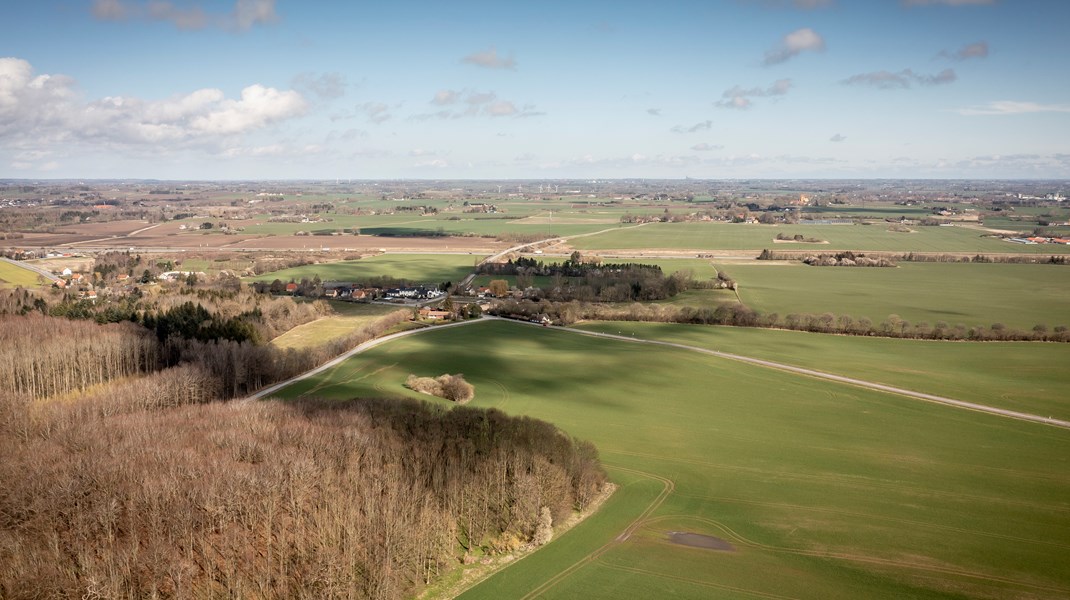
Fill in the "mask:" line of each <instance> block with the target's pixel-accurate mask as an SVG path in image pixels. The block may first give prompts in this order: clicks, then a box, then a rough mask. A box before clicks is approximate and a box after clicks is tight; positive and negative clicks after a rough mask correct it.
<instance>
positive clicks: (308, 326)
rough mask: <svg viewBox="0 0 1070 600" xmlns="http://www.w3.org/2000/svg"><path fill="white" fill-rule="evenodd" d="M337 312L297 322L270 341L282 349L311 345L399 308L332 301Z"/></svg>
mask: <svg viewBox="0 0 1070 600" xmlns="http://www.w3.org/2000/svg"><path fill="white" fill-rule="evenodd" d="M331 307H332V308H334V310H335V312H336V313H337V314H334V315H331V316H327V317H323V318H320V319H316V320H315V321H312V322H311V323H305V324H304V325H298V326H297V327H294V328H293V329H291V330H289V331H287V332H286V333H284V334H282V335H280V336H279V337H277V338H275V339H273V340H271V343H272V344H274V345H276V346H278V347H280V348H296V349H300V348H308V347H312V346H318V345H320V344H323V343H324V342H327V341H330V340H333V339H335V338H340V337H342V336H344V335H348V334H350V333H352V332H354V331H356V330H357V329H359V328H361V327H363V326H365V325H367V324H369V323H372V322H374V321H375V320H376V319H377V318H379V317H381V316H382V315H385V314H388V313H392V312H394V311H395V310H398V307H397V306H388V305H385V304H363V303H360V302H331Z"/></svg>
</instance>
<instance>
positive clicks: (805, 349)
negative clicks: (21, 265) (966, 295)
mask: <svg viewBox="0 0 1070 600" xmlns="http://www.w3.org/2000/svg"><path fill="white" fill-rule="evenodd" d="M576 328H577V329H584V330H588V331H600V332H606V333H618V332H620V333H622V334H624V335H635V337H637V338H640V339H656V340H663V341H669V342H679V343H681V344H687V345H690V346H698V347H700V348H709V349H711V350H720V351H723V352H731V353H734V354H740V355H743V356H750V357H754V358H762V359H766V360H773V361H777V362H782V363H785V364H789V365H794V366H798V367H806V368H811V369H816V370H818V371H823V372H826V373H832V374H835V375H844V376H848V377H855V378H858V379H865V380H867V381H875V382H878V383H884V384H887V385H893V386H896V387H902V388H906V389H910V390H914V391H919V392H926V393H930V394H937V395H941V396H947V397H950V398H954V399H956V400H965V401H968V402H976V403H979V404H986V405H989V406H996V407H1000V408H1007V409H1011V410H1018V411H1023V412H1029V413H1035V414H1039V415H1045V416H1054V417H1056V418H1061V419H1070V375H1068V374H1067V368H1066V367H1067V365H1070V344H1054V343H1052V344H1045V343H1033V342H942V341H923V340H896V339H889V338H869V337H858V336H836V335H825V334H818V333H807V332H802V331H780V330H770V329H747V328H741V327H712V326H710V327H703V326H693V325H676V324H672V323H625V322H612V323H602V322H588V323H580V324H578V325H576Z"/></svg>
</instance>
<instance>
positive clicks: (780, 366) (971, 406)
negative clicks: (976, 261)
mask: <svg viewBox="0 0 1070 600" xmlns="http://www.w3.org/2000/svg"><path fill="white" fill-rule="evenodd" d="M483 320H494V321H505V322H509V323H516V324H518V325H525V326H528V327H540V328H541V327H543V326H542V325H540V324H538V323H528V322H526V321H516V320H513V319H503V318H501V317H487V316H485V317H482V318H480V319H473V320H471V321H461V322H458V323H449V324H446V325H436V326H434V327H427V328H424V329H413V330H410V331H402V332H400V333H394V334H391V335H388V336H384V337H381V338H377V339H374V340H371V341H368V342H364V343H363V344H361V345H359V346H357V347H356V348H353V349H352V350H350V351H348V352H346V353H344V354H342V355H340V356H338V357H336V358H334V359H332V360H330V361H327V362H325V363H323V364H322V365H320V366H318V367H316V368H315V369H312V370H311V371H308V372H306V373H302V374H301V375H298V376H296V377H293V378H291V379H287V380H286V381H283V382H281V383H276V384H275V385H272V386H269V387H266V388H264V389H262V390H260V391H258V392H256V393H255V394H253V395H251V396H249V397H248V398H247V400H258V399H260V398H264V397H266V396H269V395H271V394H273V393H275V392H277V391H279V390H281V389H282V388H284V387H286V386H288V385H290V384H292V383H296V382H298V381H301V380H303V379H307V378H309V377H312V376H313V375H317V374H319V373H322V372H323V371H326V370H327V369H330V368H331V367H334V366H336V365H338V364H341V363H342V362H344V361H346V360H347V359H349V358H350V357H352V356H356V355H357V354H360V353H361V352H364V351H365V350H370V349H372V348H375V347H376V346H379V345H381V344H385V343H387V342H390V341H393V340H396V339H398V338H402V337H407V336H410V335H415V334H417V333H420V332H423V331H434V330H438V329H442V328H446V327H463V326H465V325H471V324H472V323H479V322H481V321H483ZM554 329H556V330H558V331H567V332H570V333H574V334H576V335H586V336H590V337H599V338H606V339H611V340H618V341H622V342H630V343H633V344H649V345H652V346H666V347H669V348H677V349H680V350H687V351H689V352H698V353H699V354H706V355H709V356H716V357H718V358H726V359H728V360H735V361H739V362H744V363H748V364H752V365H757V366H760V367H767V368H770V369H777V370H780V371H787V372H789V373H795V374H797V375H804V376H807V377H815V378H817V379H824V380H827V381H835V382H837V383H845V384H847V385H853V386H857V387H862V388H866V389H871V390H877V391H880V392H887V393H889V394H896V395H899V396H905V397H907V398H913V399H916V400H924V401H926V402H934V403H937V404H944V405H946V406H953V407H955V408H963V409H966V410H973V411H977V412H983V413H987V414H990V415H996V416H999V417H1005V418H1009V419H1017V420H1019V421H1030V422H1033V423H1040V424H1043V425H1050V426H1052V427H1059V428H1062V429H1070V421H1064V420H1062V419H1055V418H1053V417H1044V416H1041V415H1034V414H1030V413H1024V412H1018V411H1015V410H1008V409H1005V408H997V407H995V406H987V405H984V404H977V403H974V402H965V401H963V400H955V399H953V398H946V397H944V396H937V395H935V394H926V393H924V392H915V391H913V390H907V389H903V388H898V387H895V386H891V385H885V384H883V383H876V382H873V381H866V380H864V379H855V378H854V377H844V376H843V375H833V374H831V373H825V372H823V371H815V370H813V369H804V368H802V367H796V366H792V365H788V364H784V363H778V362H774V361H771V360H762V359H760V358H752V357H749V356H743V355H741V354H732V353H731V352H721V351H719V350H709V349H707V348H700V347H698V346H689V345H687V344H678V343H676V342H663V341H658V340H644V339H639V338H634V337H631V336H625V335H615V334H612V333H599V332H596V331H582V330H579V329H570V328H567V327H555V328H554Z"/></svg>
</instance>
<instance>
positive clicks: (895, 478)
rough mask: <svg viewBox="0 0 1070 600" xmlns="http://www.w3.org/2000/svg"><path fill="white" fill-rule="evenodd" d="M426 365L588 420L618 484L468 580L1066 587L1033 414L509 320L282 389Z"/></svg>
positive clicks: (528, 585) (566, 418) (708, 590)
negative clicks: (526, 550)
mask: <svg viewBox="0 0 1070 600" xmlns="http://www.w3.org/2000/svg"><path fill="white" fill-rule="evenodd" d="M444 372H450V373H458V372H463V373H464V374H465V377H466V378H467V379H468V381H469V382H471V383H473V384H474V385H475V388H476V398H475V400H474V401H473V403H474V404H475V405H477V406H484V407H497V408H500V409H502V410H504V411H506V412H508V413H510V414H523V415H530V416H534V417H538V418H542V419H546V420H548V421H551V422H553V423H555V424H557V425H558V426H559V427H561V428H563V429H564V430H566V431H567V432H568V433H570V434H573V435H576V436H579V437H581V438H585V439H589V440H591V441H593V442H594V443H595V444H596V445H597V447H598V448H599V451H600V453H601V456H602V459H603V462H604V464H605V465H606V466H607V470H608V472H609V474H610V476H611V478H612V479H613V480H614V481H615V482H616V483H618V484H619V485H620V489H619V490H618V491H617V493H616V494H615V495H614V496H613V497H611V498H610V499H609V501H607V503H606V504H605V505H604V506H603V507H602V509H601V510H600V511H599V512H598V513H596V514H595V515H594V516H592V517H590V518H589V519H588V520H586V521H585V522H583V523H581V524H580V525H578V526H576V527H575V528H573V529H572V530H571V531H569V532H568V533H567V534H565V535H563V536H561V537H560V538H559V539H556V540H555V541H553V542H551V543H550V545H548V546H547V547H545V548H543V549H541V550H539V551H537V552H535V553H534V554H531V555H530V556H527V557H526V558H524V559H523V560H520V561H517V562H515V563H514V564H511V565H509V566H508V567H506V568H505V569H504V570H502V571H500V572H498V573H497V574H495V575H493V576H492V577H490V578H488V579H487V580H485V581H483V582H482V583H481V584H479V585H478V586H476V587H474V588H473V589H471V590H469V591H468V592H467V593H466V594H464V595H463V596H462V597H464V598H521V597H534V596H536V595H539V596H540V597H547V598H578V597H583V598H587V597H590V598H595V597H599V598H618V597H621V596H628V597H636V598H643V597H666V596H670V595H671V596H674V597H681V598H710V597H718V596H731V597H762V598H833V599H835V598H845V599H846V598H851V599H854V598H904V597H910V598H948V597H990V598H996V597H1000V598H1003V597H1029V598H1062V597H1066V596H1067V595H1070V564H1068V563H1067V562H1066V560H1065V556H1066V554H1067V552H1068V551H1070V502H1068V500H1067V499H1068V498H1070V468H1068V467H1070V464H1068V463H1070V435H1068V434H1067V432H1066V431H1063V430H1059V429H1055V428H1051V427H1049V426H1045V425H1040V424H1032V423H1025V422H1021V421H1015V420H1011V419H1006V418H1001V417H997V416H994V415H987V414H981V413H975V412H970V411H966V410H962V409H954V408H950V407H945V406H941V405H935V404H930V403H926V402H921V401H917V400H911V399H907V398H902V397H898V396H894V395H889V394H883V393H879V392H875V391H870V390H865V389H861V388H856V387H852V386H846V385H840V384H835V383H831V382H826V381H821V380H817V379H813V378H809V377H801V376H798V375H793V374H789V373H786V372H781V371H777V370H775V369H766V368H760V367H756V366H751V365H745V364H741V363H735V362H733V361H730V360H722V359H717V358H714V357H710V356H706V355H701V354H698V353H693V352H688V351H684V350H678V349H672V348H664V347H656V346H647V345H642V344H637V343H628V342H620V341H613V340H605V339H597V338H590V337H585V336H581V335H578V334H576V333H572V332H567V331H561V330H557V329H546V328H536V327H529V326H526V325H523V324H517V323H506V322H484V323H479V324H473V325H469V326H465V327H458V328H452V329H442V330H438V331H435V330H431V331H428V332H425V333H422V334H420V335H416V336H413V337H410V338H406V339H402V340H397V341H394V342H391V343H389V344H386V345H384V346H381V347H378V348H375V349H373V350H370V351H368V352H367V353H365V354H362V355H360V356H357V357H355V358H353V359H350V360H349V361H347V362H345V363H343V364H341V365H339V366H338V367H335V368H334V369H331V370H329V371H326V372H324V373H322V374H320V375H318V376H317V377H315V378H312V379H310V380H306V381H303V382H299V383H297V384H295V385H293V386H291V387H289V388H287V389H286V390H284V391H283V394H284V395H285V396H287V397H296V396H298V395H301V394H308V395H315V396H323V397H331V398H338V399H346V398H351V397H357V396H371V395H374V396H384V395H387V396H390V395H396V396H413V394H412V393H411V392H409V391H407V390H406V389H405V388H403V387H402V383H403V382H404V380H405V378H406V376H407V375H408V374H409V373H415V374H418V375H437V374H441V373H444ZM1004 372H1005V373H1008V375H1007V377H1008V378H1012V379H1013V378H1017V377H1018V375H1017V374H1015V373H1010V372H1007V371H1004ZM697 382H701V384H698V383H697ZM1019 382H1020V383H1023V384H1024V383H1026V382H1027V378H1021V379H1019ZM425 398H426V397H425ZM685 542H690V543H692V544H696V543H697V544H698V545H700V546H706V547H696V546H694V545H685Z"/></svg>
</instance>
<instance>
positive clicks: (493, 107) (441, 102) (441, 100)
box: [409, 90, 545, 121]
mask: <svg viewBox="0 0 1070 600" xmlns="http://www.w3.org/2000/svg"><path fill="white" fill-rule="evenodd" d="M431 104H432V105H435V106H450V107H452V106H456V105H458V104H460V105H462V108H463V110H454V109H452V108H444V109H442V110H438V111H435V112H430V113H423V114H418V115H413V116H411V117H409V119H410V120H414V121H428V120H432V119H460V118H462V117H479V116H482V117H517V118H519V117H534V116H538V115H542V114H545V113H542V112H538V111H536V110H535V105H533V104H525V105H524V106H523V107H521V108H517V106H516V104H515V103H514V102H512V101H510V100H501V99H499V98H498V95H497V94H495V93H494V92H480V91H475V90H461V91H455V90H439V91H438V92H435V95H434V97H433V98H431Z"/></svg>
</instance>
